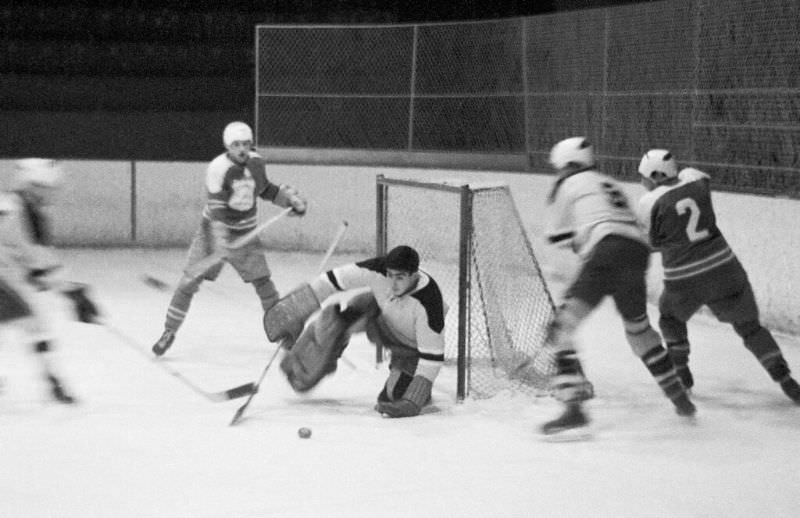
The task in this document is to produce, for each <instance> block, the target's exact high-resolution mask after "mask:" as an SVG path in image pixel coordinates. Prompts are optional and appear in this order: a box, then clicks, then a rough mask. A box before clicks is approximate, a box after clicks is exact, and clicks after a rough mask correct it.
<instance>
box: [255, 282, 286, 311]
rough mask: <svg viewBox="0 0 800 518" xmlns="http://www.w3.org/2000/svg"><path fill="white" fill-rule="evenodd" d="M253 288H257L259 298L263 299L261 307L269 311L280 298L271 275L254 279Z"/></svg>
mask: <svg viewBox="0 0 800 518" xmlns="http://www.w3.org/2000/svg"><path fill="white" fill-rule="evenodd" d="M252 284H253V288H255V290H256V293H257V294H258V298H259V299H260V300H261V307H262V308H263V309H264V311H269V308H271V307H272V306H274V305H275V304H276V303H277V302H278V300H279V299H280V295H279V294H278V290H277V289H276V288H275V283H274V282H272V278H271V277H270V276H269V275H265V276H264V277H259V278H258V279H254V280H253V281H252Z"/></svg>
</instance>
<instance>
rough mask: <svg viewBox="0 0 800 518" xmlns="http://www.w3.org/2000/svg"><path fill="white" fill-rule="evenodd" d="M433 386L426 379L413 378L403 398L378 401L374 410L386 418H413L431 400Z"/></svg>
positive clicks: (420, 377)
mask: <svg viewBox="0 0 800 518" xmlns="http://www.w3.org/2000/svg"><path fill="white" fill-rule="evenodd" d="M432 387H433V384H432V383H431V381H430V380H429V379H428V378H425V377H423V376H414V379H412V380H411V383H409V385H408V388H407V389H406V391H405V393H404V394H403V397H402V398H400V399H399V400H397V401H378V404H377V405H375V410H377V411H378V412H379V413H380V414H382V415H384V416H387V417H414V416H416V415H419V413H420V412H421V411H422V407H423V406H425V405H427V404H428V403H429V402H430V400H431V389H432Z"/></svg>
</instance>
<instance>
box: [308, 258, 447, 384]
mask: <svg viewBox="0 0 800 518" xmlns="http://www.w3.org/2000/svg"><path fill="white" fill-rule="evenodd" d="M383 261H384V258H382V257H376V258H373V259H368V260H365V261H360V262H358V263H351V264H347V265H344V266H341V267H339V268H334V269H333V270H330V271H328V272H326V273H325V274H323V275H322V276H320V278H319V279H318V282H315V283H314V284H315V286H314V291H315V293H317V296H320V295H321V296H322V298H323V299H324V298H327V296H329V295H330V294H333V293H334V292H336V291H347V290H353V289H358V288H366V287H368V288H369V289H370V290H371V291H372V294H373V295H374V297H375V300H376V302H377V303H378V307H379V308H380V310H381V314H380V316H379V317H378V318H380V319H381V321H382V322H381V323H382V324H383V326H382V327H383V328H385V329H386V330H387V331H388V332H389V333H391V335H392V337H393V338H394V339H395V341H396V342H397V343H398V344H400V345H401V346H402V347H405V348H408V349H409V350H415V351H416V354H417V356H418V358H419V362H418V364H417V371H416V374H419V375H422V376H424V377H426V378H428V379H429V380H430V381H431V382H433V381H434V380H435V379H436V376H437V375H438V374H439V369H440V368H441V366H442V364H443V363H444V318H445V315H446V313H447V305H446V304H445V303H444V301H443V299H442V294H441V291H440V290H439V286H438V284H437V283H436V281H435V280H434V279H433V278H432V277H430V276H429V275H428V274H426V273H424V272H422V271H420V272H419V273H420V279H419V282H418V284H417V286H416V287H415V288H414V289H413V290H411V291H410V292H408V293H405V294H404V295H402V296H400V297H396V296H394V295H393V294H392V291H391V280H390V279H389V278H388V277H387V276H386V267H385V265H384V262H383Z"/></svg>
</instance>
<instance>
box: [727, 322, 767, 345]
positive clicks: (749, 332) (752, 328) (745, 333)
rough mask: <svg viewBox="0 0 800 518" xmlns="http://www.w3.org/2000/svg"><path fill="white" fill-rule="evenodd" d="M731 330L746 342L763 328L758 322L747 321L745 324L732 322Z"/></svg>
mask: <svg viewBox="0 0 800 518" xmlns="http://www.w3.org/2000/svg"><path fill="white" fill-rule="evenodd" d="M733 329H734V331H736V334H737V335H739V336H741V337H742V338H743V339H744V340H745V341H747V340H748V339H749V338H751V337H753V336H755V335H756V333H758V332H759V331H761V329H763V328H762V326H761V323H760V322H759V321H758V320H748V321H747V322H734V323H733Z"/></svg>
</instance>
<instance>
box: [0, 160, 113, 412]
mask: <svg viewBox="0 0 800 518" xmlns="http://www.w3.org/2000/svg"><path fill="white" fill-rule="evenodd" d="M62 175H63V171H62V169H61V167H60V166H59V165H58V164H57V163H56V162H55V161H53V160H50V159H44V158H25V159H22V160H18V161H17V162H16V163H15V173H14V178H13V184H12V189H11V190H10V191H8V192H5V193H2V194H0V327H3V329H4V330H8V329H9V328H19V329H22V331H23V332H24V335H25V337H26V339H27V341H28V342H29V343H30V345H31V346H32V348H33V351H34V352H35V353H36V354H37V356H38V358H39V359H40V360H41V362H42V367H43V375H44V378H45V380H46V382H47V384H48V386H49V388H50V393H51V395H52V396H53V397H54V398H55V399H56V400H58V401H60V402H62V403H72V402H73V401H74V397H73V396H72V395H71V394H70V393H69V391H67V389H66V388H65V387H64V385H63V383H62V381H61V379H60V376H58V375H57V374H56V372H55V366H54V365H53V364H52V361H51V360H50V358H49V356H50V355H49V354H48V353H49V352H50V351H51V350H52V344H53V341H54V337H53V332H52V330H51V329H50V326H49V324H48V316H47V315H48V310H47V302H48V301H47V300H43V298H44V297H45V296H46V295H47V294H46V293H43V292H47V291H50V290H55V291H58V292H61V293H63V294H64V295H66V296H67V297H68V298H69V299H70V300H72V302H73V303H74V304H75V309H76V312H77V316H78V318H79V319H80V320H82V321H84V322H92V321H94V318H95V317H96V316H97V308H96V307H95V305H94V303H93V302H91V301H90V300H89V298H88V297H87V295H86V286H85V285H81V284H75V283H68V282H64V281H62V280H60V279H59V278H58V275H57V272H58V270H59V269H60V268H61V266H62V265H61V262H60V261H59V259H58V257H57V255H56V253H55V250H54V248H53V246H52V240H51V233H50V225H49V220H48V215H47V206H48V205H50V204H51V203H52V201H53V198H54V195H55V193H56V191H57V189H58V187H59V185H60V183H61V179H62Z"/></svg>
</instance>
